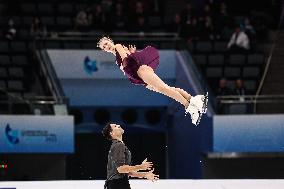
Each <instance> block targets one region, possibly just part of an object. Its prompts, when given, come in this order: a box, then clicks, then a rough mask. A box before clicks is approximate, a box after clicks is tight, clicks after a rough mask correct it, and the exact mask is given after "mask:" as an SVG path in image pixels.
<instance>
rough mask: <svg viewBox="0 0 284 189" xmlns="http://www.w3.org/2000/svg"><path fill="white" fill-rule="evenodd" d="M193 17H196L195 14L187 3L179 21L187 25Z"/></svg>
mask: <svg viewBox="0 0 284 189" xmlns="http://www.w3.org/2000/svg"><path fill="white" fill-rule="evenodd" d="M193 17H196V14H195V11H194V9H193V7H192V5H191V3H190V2H189V1H188V2H187V3H186V6H185V9H183V10H182V11H181V21H182V23H183V24H189V23H190V22H191V19H192V18H193Z"/></svg>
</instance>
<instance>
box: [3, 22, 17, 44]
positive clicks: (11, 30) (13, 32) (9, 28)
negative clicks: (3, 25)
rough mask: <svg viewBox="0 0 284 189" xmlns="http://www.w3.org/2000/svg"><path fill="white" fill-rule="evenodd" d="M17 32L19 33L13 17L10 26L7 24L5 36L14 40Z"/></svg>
mask: <svg viewBox="0 0 284 189" xmlns="http://www.w3.org/2000/svg"><path fill="white" fill-rule="evenodd" d="M16 34H17V30H16V28H15V24H14V20H13V19H12V18H10V19H9V20H8V26H7V29H6V31H5V37H6V38H7V39H10V40H12V39H14V38H15V37H16Z"/></svg>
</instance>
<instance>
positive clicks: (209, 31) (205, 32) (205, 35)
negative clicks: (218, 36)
mask: <svg viewBox="0 0 284 189" xmlns="http://www.w3.org/2000/svg"><path fill="white" fill-rule="evenodd" d="M199 27H200V28H199V29H200V30H199V37H200V38H201V39H214V34H213V23H212V19H211V17H210V16H206V17H205V18H204V20H201V21H200V25H199Z"/></svg>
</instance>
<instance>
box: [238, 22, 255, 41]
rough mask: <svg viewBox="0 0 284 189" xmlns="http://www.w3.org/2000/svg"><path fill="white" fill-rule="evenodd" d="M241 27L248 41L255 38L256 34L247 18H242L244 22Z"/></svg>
mask: <svg viewBox="0 0 284 189" xmlns="http://www.w3.org/2000/svg"><path fill="white" fill-rule="evenodd" d="M241 26H242V29H243V31H244V32H245V33H246V34H247V35H248V37H249V38H250V39H252V38H253V37H254V36H255V34H256V33H255V29H254V27H253V26H252V24H251V22H250V19H249V18H248V17H245V18H244V21H243V23H242V25H241Z"/></svg>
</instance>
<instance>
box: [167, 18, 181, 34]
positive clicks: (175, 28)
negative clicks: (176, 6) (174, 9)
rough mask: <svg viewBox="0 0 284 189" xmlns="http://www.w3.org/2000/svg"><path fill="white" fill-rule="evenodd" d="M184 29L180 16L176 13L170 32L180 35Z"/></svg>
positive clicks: (170, 25)
mask: <svg viewBox="0 0 284 189" xmlns="http://www.w3.org/2000/svg"><path fill="white" fill-rule="evenodd" d="M181 29H182V24H181V17H180V14H178V13H176V14H175V15H174V17H173V20H172V22H171V23H170V24H169V25H168V28H167V31H168V32H176V33H178V34H179V35H180V32H181Z"/></svg>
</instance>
